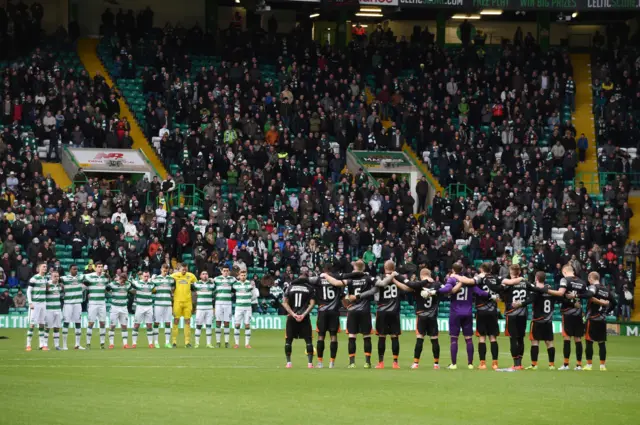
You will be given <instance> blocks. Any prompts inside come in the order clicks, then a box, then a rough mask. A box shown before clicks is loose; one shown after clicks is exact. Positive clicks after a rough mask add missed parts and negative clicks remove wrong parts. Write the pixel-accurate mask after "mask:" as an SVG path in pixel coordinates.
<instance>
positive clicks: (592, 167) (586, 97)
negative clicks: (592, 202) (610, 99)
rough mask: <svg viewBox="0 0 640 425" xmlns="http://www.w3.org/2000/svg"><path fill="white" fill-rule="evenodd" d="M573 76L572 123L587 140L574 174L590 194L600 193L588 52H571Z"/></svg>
mask: <svg viewBox="0 0 640 425" xmlns="http://www.w3.org/2000/svg"><path fill="white" fill-rule="evenodd" d="M571 63H573V78H574V80H575V83H576V110H575V112H574V113H573V120H572V121H573V125H574V126H575V128H576V131H577V135H578V137H580V134H582V133H584V135H585V136H586V137H587V140H589V148H588V149H587V155H586V161H585V162H578V167H577V169H576V175H581V177H580V178H581V179H582V181H584V184H585V187H586V188H587V191H588V192H589V194H590V195H600V194H601V193H600V191H599V187H600V185H599V182H598V155H597V149H598V147H597V145H596V130H595V123H594V118H593V93H592V90H591V81H592V80H591V59H590V56H589V55H588V54H572V55H571Z"/></svg>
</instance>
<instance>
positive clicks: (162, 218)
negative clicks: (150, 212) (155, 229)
mask: <svg viewBox="0 0 640 425" xmlns="http://www.w3.org/2000/svg"><path fill="white" fill-rule="evenodd" d="M156 221H157V222H158V224H161V225H164V224H165V223H166V222H167V210H165V209H164V208H162V207H161V206H158V208H157V209H156Z"/></svg>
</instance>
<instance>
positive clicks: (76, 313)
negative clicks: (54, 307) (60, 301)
mask: <svg viewBox="0 0 640 425" xmlns="http://www.w3.org/2000/svg"><path fill="white" fill-rule="evenodd" d="M81 316H82V304H65V305H64V307H63V308H62V317H63V318H64V323H80V322H81V320H82V319H81Z"/></svg>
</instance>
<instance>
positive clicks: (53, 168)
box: [42, 161, 73, 189]
mask: <svg viewBox="0 0 640 425" xmlns="http://www.w3.org/2000/svg"><path fill="white" fill-rule="evenodd" d="M42 174H44V175H45V176H47V175H51V178H52V179H53V181H54V182H56V184H57V185H58V187H60V188H62V189H66V188H68V187H69V186H71V184H72V183H73V182H72V181H71V179H70V178H69V176H68V175H67V172H66V171H64V168H63V167H62V164H57V163H55V162H44V161H43V162H42Z"/></svg>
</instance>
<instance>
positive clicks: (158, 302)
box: [150, 275, 176, 307]
mask: <svg viewBox="0 0 640 425" xmlns="http://www.w3.org/2000/svg"><path fill="white" fill-rule="evenodd" d="M150 282H151V283H153V284H154V285H155V288H156V298H155V306H156V307H171V293H172V291H173V289H174V288H175V287H176V281H175V280H174V279H173V278H172V277H171V276H168V275H167V276H162V275H156V276H153V277H152V278H151V280H150Z"/></svg>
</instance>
